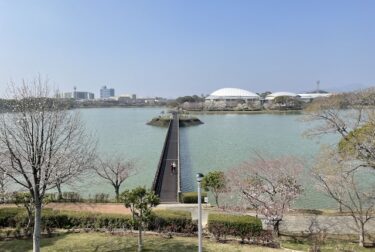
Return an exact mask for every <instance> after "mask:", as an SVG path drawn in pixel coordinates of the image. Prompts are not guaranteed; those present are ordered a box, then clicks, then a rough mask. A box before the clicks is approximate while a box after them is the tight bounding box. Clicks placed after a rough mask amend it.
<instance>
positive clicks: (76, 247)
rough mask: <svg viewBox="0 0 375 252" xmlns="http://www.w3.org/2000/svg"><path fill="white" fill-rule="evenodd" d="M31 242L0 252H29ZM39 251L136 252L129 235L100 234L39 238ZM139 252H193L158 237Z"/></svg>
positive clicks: (1, 246)
mask: <svg viewBox="0 0 375 252" xmlns="http://www.w3.org/2000/svg"><path fill="white" fill-rule="evenodd" d="M32 249H33V243H32V239H27V240H12V241H1V242H0V251H2V252H19V251H32ZM41 250H42V251H64V252H65V251H97V252H99V251H100V252H101V251H107V252H109V251H111V252H115V251H137V237H136V236H133V235H126V236H121V235H110V234H104V233H80V234H60V235H57V236H54V237H51V238H43V239H42V241H41ZM143 251H187V252H189V251H194V252H195V251H197V246H196V245H195V243H193V241H191V240H181V239H179V238H172V239H165V238H162V237H160V236H146V237H145V240H144V248H143Z"/></svg>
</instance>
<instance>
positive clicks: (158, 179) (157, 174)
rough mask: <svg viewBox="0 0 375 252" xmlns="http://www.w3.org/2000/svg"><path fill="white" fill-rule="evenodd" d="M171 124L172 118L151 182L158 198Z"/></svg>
mask: <svg viewBox="0 0 375 252" xmlns="http://www.w3.org/2000/svg"><path fill="white" fill-rule="evenodd" d="M172 122H173V117H172V119H171V121H170V122H169V125H168V130H167V134H166V137H165V140H164V145H163V149H162V151H161V155H160V159H159V163H158V167H157V169H156V172H155V177H154V181H153V182H152V190H153V191H154V192H155V193H156V194H157V195H158V196H160V191H161V185H162V184H161V182H162V179H163V175H164V170H163V171H162V165H163V160H164V156H165V149H166V147H167V144H168V141H169V137H170V133H171V128H172Z"/></svg>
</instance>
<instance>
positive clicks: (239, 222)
mask: <svg viewBox="0 0 375 252" xmlns="http://www.w3.org/2000/svg"><path fill="white" fill-rule="evenodd" d="M208 230H209V231H210V232H211V233H212V234H213V235H214V236H215V238H216V239H217V240H219V239H220V238H221V237H224V238H225V237H226V236H227V235H231V236H235V237H239V238H241V240H242V242H243V241H244V240H245V238H247V239H249V240H250V239H251V238H254V237H256V236H258V235H260V234H261V231H262V222H261V220H260V219H259V218H257V217H253V216H247V215H229V214H212V213H210V214H209V215H208Z"/></svg>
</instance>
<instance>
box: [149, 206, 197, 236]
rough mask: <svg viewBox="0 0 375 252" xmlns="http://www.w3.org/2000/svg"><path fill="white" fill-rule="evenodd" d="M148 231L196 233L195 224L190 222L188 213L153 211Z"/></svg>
mask: <svg viewBox="0 0 375 252" xmlns="http://www.w3.org/2000/svg"><path fill="white" fill-rule="evenodd" d="M153 213H154V214H153V217H152V221H151V222H150V225H149V230H153V231H157V232H175V233H188V234H192V233H194V232H196V231H197V228H198V227H197V223H196V222H195V221H192V220H191V213H190V212H188V211H177V210H176V211H172V210H155V211H154V212H153Z"/></svg>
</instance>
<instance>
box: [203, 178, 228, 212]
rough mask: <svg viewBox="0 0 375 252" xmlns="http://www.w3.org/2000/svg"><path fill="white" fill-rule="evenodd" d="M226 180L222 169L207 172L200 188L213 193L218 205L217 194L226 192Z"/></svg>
mask: <svg viewBox="0 0 375 252" xmlns="http://www.w3.org/2000/svg"><path fill="white" fill-rule="evenodd" d="M226 185H227V181H226V179H225V174H224V172H222V171H213V172H209V173H208V174H207V175H206V176H204V177H203V180H202V188H203V189H204V190H205V191H210V192H212V194H213V195H214V198H215V203H216V205H217V206H218V207H219V196H220V194H222V193H224V192H226V189H227V187H226Z"/></svg>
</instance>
